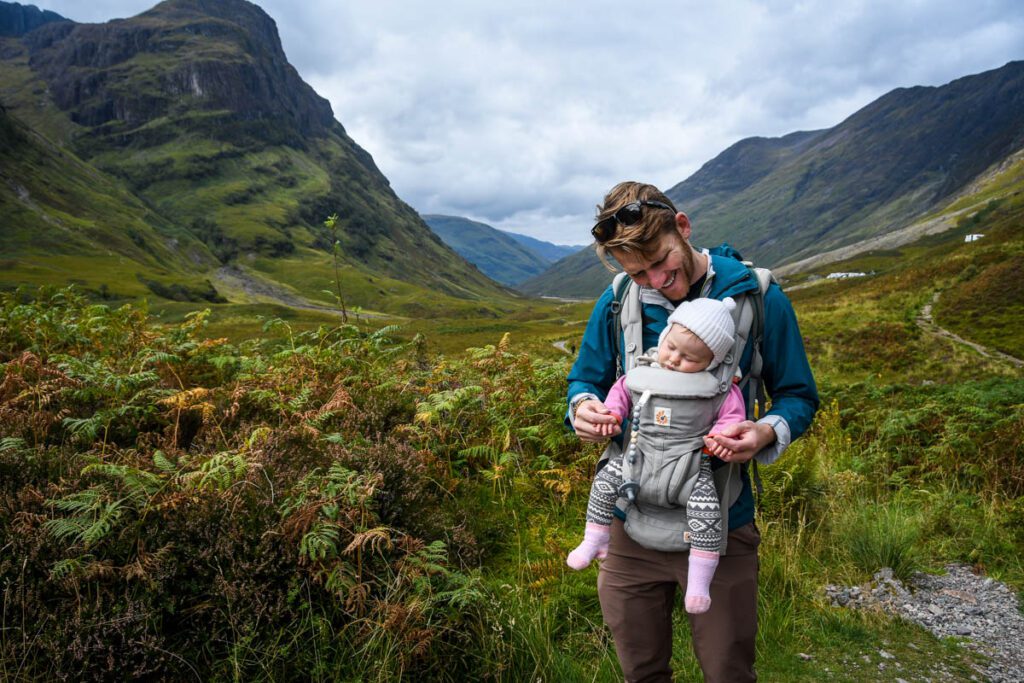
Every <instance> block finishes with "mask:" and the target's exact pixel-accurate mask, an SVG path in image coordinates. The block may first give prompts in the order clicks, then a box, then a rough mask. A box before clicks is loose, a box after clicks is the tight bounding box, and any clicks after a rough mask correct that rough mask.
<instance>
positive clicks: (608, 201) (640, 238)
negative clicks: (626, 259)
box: [594, 180, 676, 271]
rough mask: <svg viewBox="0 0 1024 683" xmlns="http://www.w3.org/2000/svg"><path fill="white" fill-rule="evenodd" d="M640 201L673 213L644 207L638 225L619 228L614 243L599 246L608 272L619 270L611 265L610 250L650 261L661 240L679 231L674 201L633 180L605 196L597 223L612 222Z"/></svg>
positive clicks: (650, 186) (599, 207) (599, 243)
mask: <svg viewBox="0 0 1024 683" xmlns="http://www.w3.org/2000/svg"><path fill="white" fill-rule="evenodd" d="M640 200H648V201H657V202H662V203H664V204H667V205H669V206H671V207H672V211H666V210H665V209H660V208H657V207H653V206H644V207H643V212H642V214H641V217H640V220H639V221H638V222H637V223H634V224H633V225H630V226H625V225H617V226H616V232H615V235H614V236H613V237H612V238H611V239H608V240H605V241H604V242H598V244H597V255H598V257H599V258H600V259H601V263H603V264H604V266H605V268H607V269H608V270H611V271H615V270H616V268H615V266H613V265H612V264H611V263H609V262H608V256H607V255H608V251H609V250H618V251H622V252H625V253H627V254H628V253H633V252H639V253H640V254H642V255H644V256H645V257H646V256H648V250H649V249H651V248H654V247H656V246H657V245H658V238H659V237H660V236H661V235H664V234H671V233H674V232H675V230H676V208H675V204H673V203H672V200H670V199H669V198H668V197H666V196H665V195H664V193H662V191H661V190H659V189H658V188H656V187H655V186H654V185H647V184H645V183H638V182H635V181H632V180H627V181H625V182H621V183H619V184H618V185H616V186H615V187H613V188H612V189H611V190H610V191H609V192H608V194H607V195H605V197H604V202H603V203H602V204H599V205H598V206H597V216H596V218H595V219H594V222H595V223H597V222H599V221H602V220H604V219H606V218H611V217H612V216H614V215H615V212H616V211H618V210H619V209H620V208H622V207H623V206H625V205H626V204H629V203H630V202H636V201H640Z"/></svg>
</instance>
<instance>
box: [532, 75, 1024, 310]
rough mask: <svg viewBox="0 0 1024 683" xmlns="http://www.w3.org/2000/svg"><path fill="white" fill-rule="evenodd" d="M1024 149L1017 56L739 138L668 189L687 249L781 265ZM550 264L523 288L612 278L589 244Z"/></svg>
mask: <svg viewBox="0 0 1024 683" xmlns="http://www.w3.org/2000/svg"><path fill="white" fill-rule="evenodd" d="M1022 148H1024V62H1022V61H1015V62H1010V63H1008V64H1006V65H1005V66H1003V67H1001V68H999V69H994V70H991V71H987V72H984V73H981V74H977V75H972V76H965V77H963V78H959V79H956V80H954V81H952V82H951V83H948V84H946V85H943V86H940V87H914V88H899V89H896V90H893V91H891V92H889V93H887V94H886V95H883V96H882V97H880V98H879V99H877V100H875V101H874V102H872V103H871V104H869V105H867V106H865V107H864V108H862V109H861V110H859V111H857V112H856V113H854V114H853V115H852V116H850V117H849V118H847V119H846V120H845V121H843V122H841V123H839V124H838V125H836V126H835V127H833V128H829V129H826V130H818V131H802V132H796V133H791V134H789V135H786V136H783V137H781V138H747V139H744V140H741V141H739V142H737V143H736V144H734V145H732V146H730V147H729V148H728V149H726V150H724V151H723V152H722V153H721V154H719V155H718V156H716V157H715V158H714V159H712V160H710V161H708V162H707V163H706V164H704V166H702V167H701V168H700V170H698V171H697V172H696V173H694V174H693V175H692V176H690V177H689V178H687V179H686V180H685V181H683V182H681V183H679V184H677V185H675V186H673V187H671V188H669V189H668V190H667V191H666V194H667V195H668V196H669V197H670V198H671V199H672V201H673V202H674V203H675V204H676V206H677V207H678V208H679V209H680V210H682V211H685V212H686V213H687V214H688V215H689V216H690V218H691V221H692V222H693V226H694V232H693V243H694V244H695V245H697V246H700V247H710V246H714V245H717V244H719V243H721V242H729V243H730V244H732V245H734V246H735V247H737V248H738V249H739V250H740V252H741V253H742V254H743V255H744V257H746V258H748V259H752V260H754V261H756V262H757V263H758V264H760V265H766V266H780V265H783V264H785V263H788V262H792V261H797V260H800V259H802V258H805V257H807V256H811V255H815V254H818V253H821V252H825V251H829V250H835V249H836V248H838V247H843V246H846V245H852V244H856V243H859V242H862V241H865V240H868V239H870V238H872V237H877V236H880V235H885V234H888V233H889V232H892V231H895V230H898V229H900V228H903V227H906V226H907V225H909V224H910V223H912V222H914V221H915V220H918V219H920V218H922V217H924V216H927V215H929V213H930V212H934V211H937V210H939V209H941V208H942V207H943V206H945V205H947V204H949V203H950V202H952V201H954V200H955V199H956V198H957V196H958V194H959V193H962V192H965V191H968V188H970V186H971V183H972V182H973V181H974V180H975V179H977V178H979V177H980V176H982V175H984V174H985V173H986V172H988V171H990V170H991V169H993V168H995V167H997V166H999V165H1000V164H1001V163H1003V162H1005V161H1006V160H1007V159H1008V158H1010V157H1011V156H1012V155H1013V154H1014V153H1016V152H1018V151H1020V150H1021V149H1022ZM551 270H552V274H550V275H549V274H541V275H540V276H538V277H536V278H534V279H532V280H530V281H527V282H525V283H523V284H522V288H523V290H524V291H527V292H530V293H534V294H559V295H563V296H597V295H598V294H600V291H601V289H602V288H603V287H602V286H601V284H600V283H602V282H603V283H605V286H606V285H607V283H608V282H609V281H610V278H609V275H608V274H607V271H606V270H605V268H604V266H603V265H602V264H601V263H600V262H599V261H598V259H597V257H596V256H595V255H593V254H592V252H591V253H590V254H589V255H588V253H586V252H581V253H580V254H577V255H575V256H571V257H569V259H568V260H567V261H564V262H559V263H558V264H556V265H555V266H554V267H553V268H552V269H551ZM555 272H557V273H558V275H554V274H553V273H555ZM567 273H573V274H574V275H573V276H572V277H568V276H567Z"/></svg>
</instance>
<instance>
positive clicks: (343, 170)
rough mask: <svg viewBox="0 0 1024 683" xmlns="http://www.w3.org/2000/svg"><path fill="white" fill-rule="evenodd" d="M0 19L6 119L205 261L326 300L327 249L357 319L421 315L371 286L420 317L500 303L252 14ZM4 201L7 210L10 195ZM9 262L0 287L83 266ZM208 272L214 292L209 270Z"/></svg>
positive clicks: (192, 1)
mask: <svg viewBox="0 0 1024 683" xmlns="http://www.w3.org/2000/svg"><path fill="white" fill-rule="evenodd" d="M55 16H56V15H55ZM0 17H6V18H7V19H5V23H4V24H3V25H4V27H19V26H20V27H23V28H18V29H16V28H10V32H11V33H14V32H15V31H16V30H18V31H21V30H23V29H27V30H25V32H23V33H17V34H16V35H7V36H5V37H0V102H3V104H4V105H5V106H6V107H7V108H8V110H9V111H10V113H11V115H12V117H14V118H15V119H18V120H20V121H22V122H24V123H25V124H27V125H28V126H30V127H31V128H32V129H34V130H35V131H37V132H39V133H40V134H42V135H43V136H45V137H46V138H48V139H49V140H52V141H53V142H54V143H55V144H57V145H58V146H62V148H63V149H64V150H65V153H67V154H71V155H74V156H75V157H76V158H78V159H80V160H81V161H82V162H83V163H84V164H86V165H88V166H91V167H92V168H93V169H94V172H96V173H100V174H104V175H106V176H109V177H112V178H115V179H118V180H119V181H120V182H121V183H122V184H123V185H124V187H125V188H126V189H127V190H128V191H129V192H130V193H134V194H135V195H136V196H137V197H138V198H139V200H140V201H141V202H142V204H143V205H146V206H149V207H150V210H151V211H152V212H153V213H155V214H158V215H159V216H160V220H161V221H164V222H166V223H168V224H171V225H174V226H177V228H178V229H181V230H184V231H186V233H188V234H189V235H191V236H192V237H194V238H195V239H196V240H197V241H198V242H199V243H201V244H203V245H205V248H206V249H207V250H208V252H207V253H208V254H212V255H213V256H215V257H216V260H219V261H220V262H221V263H222V264H227V265H231V267H232V268H233V269H235V270H237V269H238V268H242V269H247V272H249V273H250V274H251V275H252V276H253V277H257V278H261V279H265V280H268V281H269V282H271V283H275V282H276V283H280V284H282V285H285V286H287V287H290V288H293V289H295V290H296V291H297V292H298V293H299V294H301V295H302V296H305V297H307V298H309V299H313V300H323V301H326V302H328V303H329V302H330V299H327V297H328V296H329V295H327V294H325V293H324V292H325V290H329V289H333V285H331V282H332V280H333V265H332V260H331V256H330V253H331V247H332V244H333V240H334V239H337V241H338V243H339V246H340V251H341V258H342V261H343V264H342V265H343V266H344V268H343V270H342V275H343V277H344V278H345V279H347V280H351V281H352V287H353V288H354V290H353V291H356V292H358V293H359V294H357V295H356V296H357V297H361V296H364V297H365V298H361V299H359V300H357V301H355V302H354V303H358V304H360V305H363V306H365V307H368V308H377V309H378V310H380V308H381V307H384V308H385V309H388V310H393V311H395V312H403V311H410V312H414V311H421V310H422V308H423V306H422V302H419V301H413V300H411V299H410V298H409V297H408V296H407V295H402V297H398V296H396V295H397V292H398V290H399V289H400V290H402V291H403V292H405V291H406V289H407V288H405V287H390V286H389V287H384V286H381V285H380V283H376V278H393V279H395V280H400V281H404V282H406V283H409V284H411V285H412V286H413V287H419V288H423V290H424V291H429V292H431V293H432V296H430V297H428V299H430V300H431V303H432V304H433V305H443V301H444V297H456V298H459V299H468V300H494V299H501V298H503V297H508V296H509V295H510V293H509V292H508V291H507V290H505V289H503V288H501V287H500V286H499V285H498V284H497V283H495V282H493V281H491V280H490V279H488V278H487V277H486V276H484V275H483V274H481V273H480V272H479V271H478V270H477V269H476V268H474V267H473V266H471V265H470V264H468V263H467V262H466V261H465V260H463V259H462V258H461V257H459V256H458V255H457V254H456V253H455V252H454V251H453V250H451V249H450V248H449V247H448V246H446V245H445V244H444V243H443V242H442V241H441V240H440V239H439V238H438V237H437V236H436V235H435V234H434V233H433V232H432V231H430V229H429V228H428V227H427V226H426V224H425V223H423V221H422V220H421V219H420V217H419V215H418V214H417V213H416V212H415V211H414V210H413V209H412V208H411V207H409V206H408V205H407V204H405V203H404V202H403V201H402V200H401V199H400V198H398V197H397V196H396V195H395V193H394V191H393V190H392V189H391V187H390V184H389V182H388V180H387V178H385V177H384V176H383V174H381V172H380V171H379V170H378V169H377V167H376V165H375V164H374V162H373V159H372V158H371V157H370V155H369V154H368V153H367V152H366V151H365V150H363V149H362V148H361V147H359V145H357V144H356V143H355V141H353V140H352V139H351V138H350V137H349V136H348V135H347V133H346V131H345V129H344V127H343V126H342V125H341V124H340V123H339V122H337V121H336V120H335V119H334V116H333V112H332V110H331V107H330V104H329V103H328V102H327V100H326V99H324V98H322V97H320V96H319V95H317V94H316V92H314V91H313V89H312V88H311V87H310V86H309V85H307V84H306V83H305V82H304V81H303V80H302V79H301V78H300V76H299V75H298V73H297V72H296V71H295V69H294V68H293V67H292V66H291V65H290V64H289V63H288V61H287V58H286V56H285V54H284V51H283V49H282V46H281V41H280V38H279V37H278V34H277V27H276V24H275V23H274V21H273V19H271V18H270V17H269V16H268V15H267V14H266V13H265V12H264V11H263V10H262V9H260V8H259V7H258V6H256V5H254V4H252V3H250V2H246V1H245V0H167V1H166V2H161V3H160V4H158V5H157V6H155V7H154V8H153V9H151V10H149V11H147V12H144V13H142V14H140V15H138V16H136V17H132V18H130V19H121V20H115V21H110V22H107V23H104V24H78V23H75V22H72V21H67V20H57V19H53V20H46V21H44V20H43V19H47V18H49V19H52V17H49V15H47V14H45V13H40V14H39V15H38V16H37V15H36V14H35V13H34V12H33V11H31V9H29V10H26V9H25V8H21V7H20V6H15V5H12V4H11V3H6V2H0ZM11 17H14V18H11ZM4 163H5V165H6V163H7V160H6V159H5V160H4ZM11 168H13V166H11ZM19 168H21V169H23V172H25V173H32V172H33V171H32V166H31V165H21V166H19ZM52 179H53V178H52V177H50V180H52ZM17 181H18V179H17V178H12V179H11V182H17ZM31 181H32V179H26V182H22V183H21V184H22V185H24V186H28V185H30V184H31ZM101 187H103V188H106V187H107V185H106V184H102V183H101V184H98V185H97V189H98V188H101ZM85 200H86V197H85V196H84V195H83V201H85ZM88 200H89V201H91V202H93V203H102V202H105V201H108V199H106V198H103V197H100V196H96V197H91V198H88ZM11 201H16V202H22V201H23V200H22V199H21V198H20V195H18V194H17V193H15V194H14V195H12V196H11ZM38 208H40V209H41V210H47V208H46V207H43V206H42V205H39V207H38ZM331 214H337V215H338V221H337V223H336V225H337V228H336V235H334V236H332V235H331V234H330V233H329V232H328V230H327V229H326V228H325V227H324V225H323V222H324V220H325V218H327V216H329V215H331ZM19 215H23V214H19ZM24 215H26V216H27V215H29V214H24ZM23 228H25V229H23ZM15 229H17V230H19V231H20V232H19V234H22V235H27V234H31V231H30V230H27V226H11V225H7V226H0V230H4V231H6V230H15ZM2 236H3V235H0V237H2ZM97 239H100V243H102V238H97ZM109 239H111V240H114V241H117V240H118V239H119V238H118V237H117V236H116V235H110V237H109ZM20 243H21V242H19V244H20ZM8 255H9V256H13V257H16V258H15V259H14V261H13V264H14V265H13V266H12V268H11V269H9V270H8V274H9V277H11V278H17V277H18V276H19V272H18V269H19V268H23V269H25V270H26V272H27V270H31V269H37V270H38V269H42V270H47V269H49V270H50V271H51V272H54V273H55V275H54V281H55V282H60V281H62V280H63V281H67V280H69V279H74V278H75V277H76V276H74V275H72V272H73V271H75V270H88V266H87V265H84V266H81V267H79V266H75V267H74V268H71V267H69V266H67V265H65V264H64V262H61V265H60V267H57V266H55V265H54V264H55V263H56V260H59V259H66V258H72V259H73V258H74V257H73V256H63V255H58V254H48V253H45V252H43V251H41V250H38V249H32V248H31V245H23V247H22V248H20V251H19V252H18V253H11V254H8ZM83 258H84V257H83ZM137 268H138V270H137V271H136V272H141V271H142V270H143V268H142V265H141V264H139V265H138V267H137ZM233 272H234V271H233ZM179 275H180V276H181V277H182V278H187V277H191V275H186V274H185V273H179ZM210 275H211V278H212V279H213V281H214V284H217V281H216V272H215V271H211V272H210ZM175 276H176V275H175V273H174V272H171V273H169V274H168V277H175ZM97 277H98V276H97ZM0 281H3V282H7V284H8V285H10V283H11V281H10V280H7V276H4V277H0ZM13 281H14V282H17V280H16V279H15V280H13ZM86 283H87V285H95V282H92V281H90V280H88V279H87V280H86ZM110 284H111V286H115V285H116V283H113V282H112V283H110ZM374 284H376V286H373V285H374ZM368 285H369V286H368ZM128 289H130V288H128ZM448 308H449V309H451V308H452V307H451V306H448Z"/></svg>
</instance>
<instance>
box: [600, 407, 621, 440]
mask: <svg viewBox="0 0 1024 683" xmlns="http://www.w3.org/2000/svg"><path fill="white" fill-rule="evenodd" d="M612 417H614V418H615V419H616V420H617V422H615V424H602V425H598V431H600V433H601V436H607V437H612V436H615V435H616V434H618V433H619V432H621V431H622V429H621V428H620V427H619V425H620V424H622V418H621V417H619V416H618V415H615V414H614V413H613V414H612Z"/></svg>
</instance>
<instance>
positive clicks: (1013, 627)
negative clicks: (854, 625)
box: [825, 564, 1024, 683]
mask: <svg viewBox="0 0 1024 683" xmlns="http://www.w3.org/2000/svg"><path fill="white" fill-rule="evenodd" d="M825 595H826V596H827V597H828V598H829V599H830V600H831V602H832V604H833V605H835V606H840V607H852V608H855V609H865V608H881V609H882V610H883V611H885V612H888V613H890V614H895V615H898V616H901V617H903V618H904V619H907V620H909V621H912V622H914V623H916V624H919V625H920V626H923V627H924V628H926V629H928V630H929V631H931V632H932V633H934V634H935V635H936V636H938V637H940V638H944V637H950V636H952V637H957V638H962V639H963V642H964V645H965V646H966V647H969V648H971V649H973V650H976V651H977V652H980V653H982V654H983V655H985V656H986V657H987V658H988V663H987V664H985V665H984V666H983V667H982V668H981V669H980V670H979V671H978V673H979V674H980V675H981V676H984V678H985V680H988V681H992V682H993V683H1010V682H1011V681H1024V616H1022V614H1021V609H1020V606H1019V605H1018V603H1017V597H1016V595H1014V593H1013V591H1012V590H1010V588H1009V587H1007V586H1006V584H1004V583H1001V582H999V581H996V580H994V579H992V578H988V577H984V576H978V575H977V574H975V573H974V572H972V571H971V569H970V567H968V566H966V565H960V564H951V565H947V566H946V573H945V574H943V575H942V576H933V575H930V574H915V575H914V576H913V578H912V579H911V581H910V587H909V589H908V588H907V587H906V586H904V585H903V584H902V583H901V582H900V581H899V580H897V579H894V578H893V576H892V570H890V569H888V568H886V569H882V570H881V571H880V572H878V573H877V574H875V576H874V580H873V581H872V583H871V585H868V586H854V587H842V586H834V585H830V586H826V587H825ZM889 656H890V657H891V656H892V655H889ZM936 673H937V674H940V672H936ZM940 675H941V674H940ZM933 680H937V681H938V680H942V678H941V677H937V678H935V679H933Z"/></svg>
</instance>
